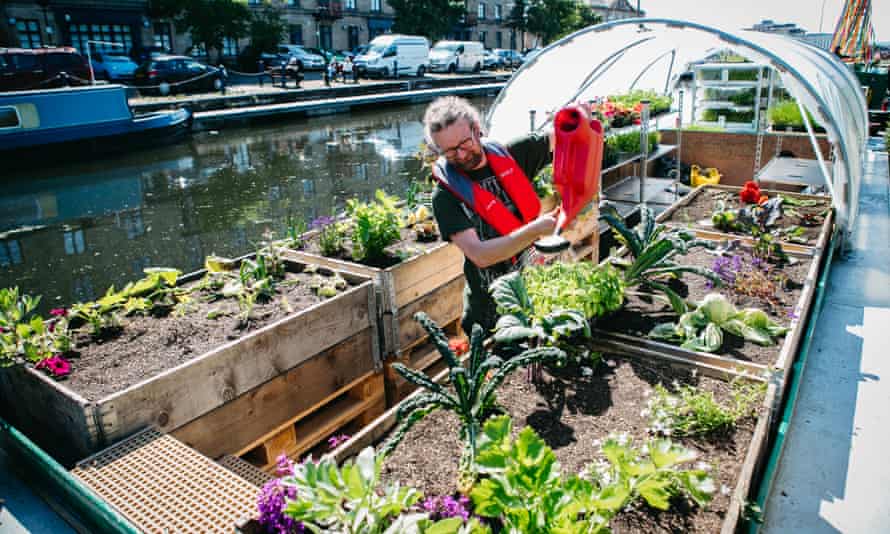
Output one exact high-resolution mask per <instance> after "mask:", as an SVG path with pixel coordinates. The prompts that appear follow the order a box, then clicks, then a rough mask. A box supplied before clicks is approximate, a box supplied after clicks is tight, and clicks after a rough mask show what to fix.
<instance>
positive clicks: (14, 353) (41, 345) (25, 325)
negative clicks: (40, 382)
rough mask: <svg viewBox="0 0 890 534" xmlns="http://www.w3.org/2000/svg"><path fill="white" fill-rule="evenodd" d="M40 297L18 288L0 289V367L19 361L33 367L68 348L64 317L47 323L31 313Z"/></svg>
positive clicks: (33, 311) (68, 340) (68, 341)
mask: <svg viewBox="0 0 890 534" xmlns="http://www.w3.org/2000/svg"><path fill="white" fill-rule="evenodd" d="M39 304H40V297H39V296H38V297H32V296H30V295H26V294H21V293H20V292H19V288H18V287H12V288H3V289H0V367H7V366H9V365H12V364H14V363H17V362H19V361H20V360H24V361H28V362H32V363H37V362H40V361H42V360H45V359H47V358H50V357H52V356H53V355H55V354H59V353H63V352H66V351H68V350H69V348H70V343H71V341H70V338H69V337H68V328H67V320H66V319H65V317H64V315H60V316H58V317H57V318H56V320H55V322H52V323H50V322H47V321H45V320H44V319H43V317H41V316H40V315H37V314H36V313H35V310H36V309H37V306H38V305H39Z"/></svg>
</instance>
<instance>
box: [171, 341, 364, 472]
mask: <svg viewBox="0 0 890 534" xmlns="http://www.w3.org/2000/svg"><path fill="white" fill-rule="evenodd" d="M371 343H372V337H371V331H370V329H365V330H363V331H361V332H359V333H358V334H356V335H354V336H352V337H351V338H349V339H347V340H346V341H343V342H341V343H340V344H338V345H336V346H334V347H331V348H329V349H327V350H325V351H323V352H321V353H319V354H318V355H316V356H314V357H313V358H311V359H310V360H309V361H307V362H304V363H303V364H301V365H299V366H297V367H294V368H292V369H290V370H288V371H286V372H284V373H282V374H280V375H279V376H276V377H275V378H273V379H272V380H270V381H268V382H266V383H264V384H262V385H260V386H258V387H256V388H254V389H252V390H251V391H249V392H247V393H245V394H243V395H241V396H239V397H238V398H236V399H234V400H232V401H231V402H228V403H226V404H224V405H222V406H220V407H219V408H217V409H215V410H213V411H211V412H209V413H207V414H205V415H203V416H201V417H199V418H197V419H195V420H194V421H191V422H190V423H188V424H186V425H184V426H182V427H180V428H178V429H176V430H174V431H173V435H174V436H176V438H177V439H179V440H181V441H183V442H185V443H187V444H189V445H190V446H191V447H194V448H195V449H197V450H199V451H201V452H202V453H204V454H206V455H207V456H209V457H211V458H217V457H219V456H222V455H224V454H235V453H237V452H238V451H243V450H246V449H249V448H250V447H251V445H252V444H255V443H256V441H257V438H258V437H259V436H263V435H266V434H268V433H269V432H271V431H272V429H274V428H278V427H280V426H281V425H283V424H286V423H287V422H288V421H291V420H293V418H294V417H295V416H296V417H301V416H305V414H308V413H310V412H311V411H312V409H313V408H314V407H316V406H318V405H320V404H323V403H324V402H326V401H327V400H329V399H330V398H332V397H335V396H337V395H339V394H340V393H342V392H343V391H344V390H346V389H348V388H349V387H350V385H351V384H353V383H355V382H356V381H357V380H360V379H361V378H362V377H364V376H366V375H367V374H368V373H370V372H372V371H373V370H374V366H373V363H372V361H371V358H370V357H369V355H368V351H369V346H370V344H371Z"/></svg>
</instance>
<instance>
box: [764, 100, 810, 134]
mask: <svg viewBox="0 0 890 534" xmlns="http://www.w3.org/2000/svg"><path fill="white" fill-rule="evenodd" d="M807 118H809V120H810V124H811V125H812V126H813V128H814V129H815V128H821V127H822V126H821V125H820V124H819V123H817V122H816V119H815V118H813V115H812V113H810V112H809V111H807ZM769 121H770V122H771V123H772V125H773V128H776V129H785V128H787V127H789V126H790V127H792V128H805V127H806V126H805V125H804V121H803V115H801V114H800V107H799V106H798V105H797V101H796V100H793V99H789V100H779V101H778V102H775V103H774V104H773V107H772V108H771V109H770V110H769Z"/></svg>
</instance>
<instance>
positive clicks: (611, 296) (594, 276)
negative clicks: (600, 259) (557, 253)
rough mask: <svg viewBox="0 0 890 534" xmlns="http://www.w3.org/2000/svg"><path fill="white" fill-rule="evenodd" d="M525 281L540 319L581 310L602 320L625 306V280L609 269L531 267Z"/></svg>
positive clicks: (583, 265) (582, 265)
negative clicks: (562, 312) (561, 312)
mask: <svg viewBox="0 0 890 534" xmlns="http://www.w3.org/2000/svg"><path fill="white" fill-rule="evenodd" d="M522 278H523V280H524V281H525V285H526V288H527V290H528V295H529V298H530V299H531V304H532V310H533V312H532V315H533V316H534V317H536V318H543V317H545V316H547V315H550V314H551V313H553V312H555V311H558V310H580V311H582V312H584V316H585V317H588V318H591V317H601V316H603V315H605V314H607V313H611V312H613V311H615V310H617V309H618V308H620V307H621V304H622V303H623V302H624V283H623V280H622V278H621V276H620V274H619V273H618V272H617V271H616V270H615V269H614V268H613V267H612V266H609V265H607V266H605V267H599V266H598V265H596V264H594V263H592V262H576V263H561V262H555V263H552V264H549V265H539V266H533V267H530V268H528V269H526V270H525V271H524V272H523V274H522Z"/></svg>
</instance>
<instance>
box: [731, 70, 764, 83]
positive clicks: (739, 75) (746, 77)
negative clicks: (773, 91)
mask: <svg viewBox="0 0 890 534" xmlns="http://www.w3.org/2000/svg"><path fill="white" fill-rule="evenodd" d="M728 79H729V81H731V82H756V81H757V70H747V69H730V70H729V76H728Z"/></svg>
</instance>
